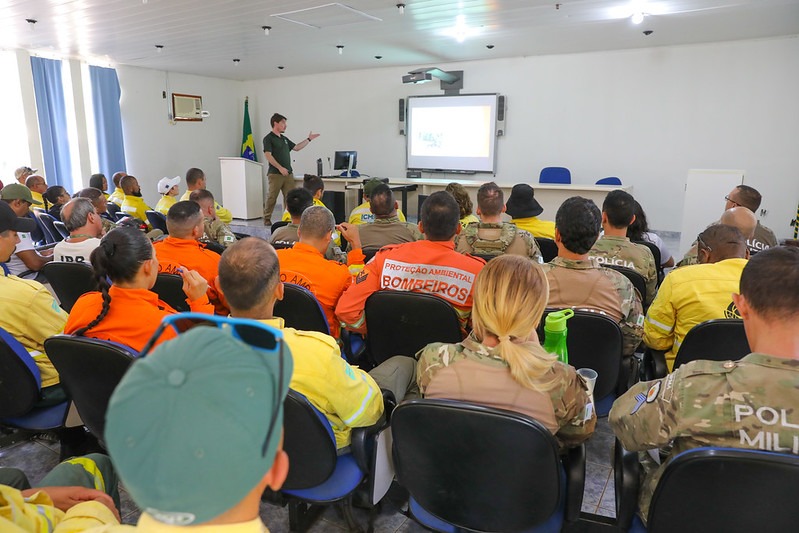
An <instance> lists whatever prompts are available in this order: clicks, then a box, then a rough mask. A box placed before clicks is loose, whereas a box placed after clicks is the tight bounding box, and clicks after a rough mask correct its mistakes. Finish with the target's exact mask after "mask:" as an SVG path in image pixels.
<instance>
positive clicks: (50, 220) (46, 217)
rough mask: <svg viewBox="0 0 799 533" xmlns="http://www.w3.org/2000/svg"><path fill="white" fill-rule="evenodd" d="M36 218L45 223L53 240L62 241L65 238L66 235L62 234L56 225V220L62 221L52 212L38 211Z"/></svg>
mask: <svg viewBox="0 0 799 533" xmlns="http://www.w3.org/2000/svg"><path fill="white" fill-rule="evenodd" d="M36 218H38V219H39V220H41V222H42V224H43V225H44V229H45V230H46V231H47V233H48V234H49V235H50V237H51V238H52V239H53V241H52V242H61V241H63V240H64V236H63V235H61V232H60V231H58V230H57V229H56V227H55V222H57V221H58V222H60V221H59V220H58V219H57V218H56V217H54V216H53V215H51V214H50V213H45V212H41V211H36Z"/></svg>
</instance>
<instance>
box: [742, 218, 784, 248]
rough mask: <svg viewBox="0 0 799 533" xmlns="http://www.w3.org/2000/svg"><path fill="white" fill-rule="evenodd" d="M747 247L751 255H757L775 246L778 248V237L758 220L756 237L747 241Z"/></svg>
mask: <svg viewBox="0 0 799 533" xmlns="http://www.w3.org/2000/svg"><path fill="white" fill-rule="evenodd" d="M746 246H747V248H749V253H750V254H756V253H757V252H762V251H763V250H768V249H769V248H771V247H773V246H777V236H776V235H774V232H773V231H771V229H769V228H767V227H766V226H763V225H762V224H760V221H759V220H758V221H757V226H755V236H754V237H753V238H751V239H747V240H746Z"/></svg>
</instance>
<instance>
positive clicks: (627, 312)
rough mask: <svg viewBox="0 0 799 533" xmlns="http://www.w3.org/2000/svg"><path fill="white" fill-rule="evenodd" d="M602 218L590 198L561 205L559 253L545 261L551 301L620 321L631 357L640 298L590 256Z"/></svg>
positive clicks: (638, 328) (640, 323) (636, 342)
mask: <svg viewBox="0 0 799 533" xmlns="http://www.w3.org/2000/svg"><path fill="white" fill-rule="evenodd" d="M601 223H602V215H601V214H600V212H599V208H598V207H597V206H596V204H595V203H594V202H592V201H591V200H589V199H587V198H581V197H580V196H574V197H572V198H569V199H567V200H566V201H565V202H563V204H561V206H560V208H558V212H557V214H556V215H555V244H557V246H558V256H557V257H556V258H555V259H553V260H552V261H550V262H549V263H545V264H544V265H543V269H544V272H546V274H547V279H548V280H549V306H550V307H557V308H564V307H571V308H574V309H588V310H593V311H598V312H599V313H602V314H605V315H607V316H609V317H610V318H612V319H613V320H615V321H617V322H618V323H619V327H621V331H622V333H623V335H624V349H623V353H624V356H625V357H630V356H632V354H633V352H634V351H635V348H636V347H637V346H638V345H639V344H640V343H641V334H642V332H643V331H642V326H643V323H644V316H643V314H642V310H641V297H640V296H639V294H638V292H637V291H636V290H635V288H634V287H633V284H632V283H631V282H630V280H629V279H627V278H626V277H624V275H623V274H621V273H619V272H616V271H615V270H611V269H609V268H604V267H602V266H601V265H600V264H599V263H597V262H596V261H595V260H592V259H590V258H589V257H588V251H589V250H590V249H591V247H592V246H593V245H594V243H595V242H596V240H597V238H598V237H599V229H600V227H601Z"/></svg>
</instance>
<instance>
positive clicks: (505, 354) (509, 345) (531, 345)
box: [497, 336, 558, 391]
mask: <svg viewBox="0 0 799 533" xmlns="http://www.w3.org/2000/svg"><path fill="white" fill-rule="evenodd" d="M505 339H507V340H505ZM497 348H498V349H499V355H500V357H502V359H504V360H505V362H506V363H508V368H510V374H511V376H513V379H515V380H516V382H518V383H519V384H521V385H523V386H525V387H527V388H529V389H534V390H541V391H546V390H549V389H550V388H552V386H553V385H554V383H555V380H554V375H553V376H552V378H551V379H549V380H547V379H544V376H545V375H546V374H547V372H549V371H550V369H551V368H552V365H553V364H554V363H555V361H557V359H558V358H557V356H556V355H553V354H550V353H547V352H546V351H545V350H544V347H543V346H541V344H539V343H538V341H526V342H513V340H511V339H509V338H508V337H507V336H503V337H502V338H500V342H499V345H498V347H497Z"/></svg>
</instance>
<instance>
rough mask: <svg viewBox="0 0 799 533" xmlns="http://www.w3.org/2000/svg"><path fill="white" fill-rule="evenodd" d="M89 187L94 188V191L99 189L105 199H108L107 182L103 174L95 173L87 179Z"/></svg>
mask: <svg viewBox="0 0 799 533" xmlns="http://www.w3.org/2000/svg"><path fill="white" fill-rule="evenodd" d="M89 187H94V188H95V189H99V190H100V191H102V193H103V195H104V196H105V199H106V200H107V199H108V180H107V179H106V178H105V174H103V173H101V172H100V173H97V174H92V175H91V177H90V178H89Z"/></svg>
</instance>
